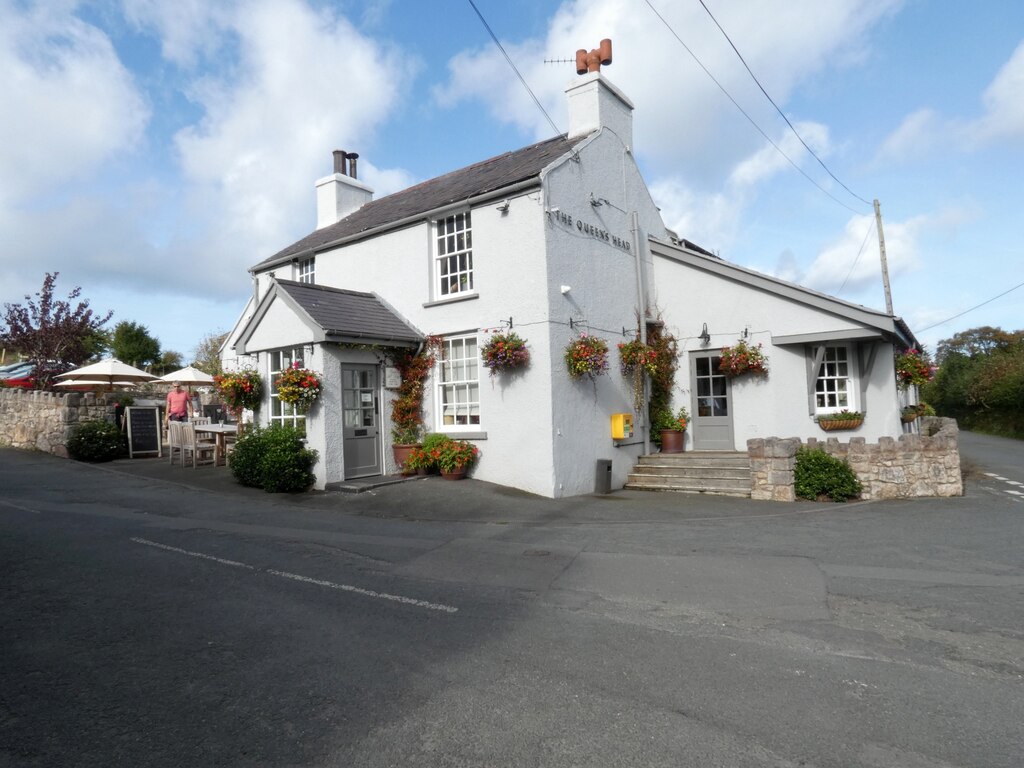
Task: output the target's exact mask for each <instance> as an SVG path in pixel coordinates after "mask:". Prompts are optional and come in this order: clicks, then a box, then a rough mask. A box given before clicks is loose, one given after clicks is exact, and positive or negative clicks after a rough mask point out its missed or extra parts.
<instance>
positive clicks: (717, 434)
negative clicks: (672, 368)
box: [690, 352, 735, 451]
mask: <svg viewBox="0 0 1024 768" xmlns="http://www.w3.org/2000/svg"><path fill="white" fill-rule="evenodd" d="M721 361H722V356H721V354H720V353H719V352H691V353H690V391H691V392H692V393H693V402H692V407H691V409H690V428H691V429H692V430H693V448H694V450H696V451H733V450H735V445H734V444H733V438H732V403H731V402H730V399H731V398H730V389H731V388H730V385H729V379H727V378H726V377H725V376H724V375H723V374H721V373H720V372H719V371H718V364H719V363H720V362H721Z"/></svg>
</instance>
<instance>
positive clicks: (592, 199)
mask: <svg viewBox="0 0 1024 768" xmlns="http://www.w3.org/2000/svg"><path fill="white" fill-rule="evenodd" d="M590 204H591V205H592V206H594V207H595V208H597V206H599V205H604V203H603V202H602V201H600V200H598V199H597V198H596V197H594V193H593V192H591V193H590Z"/></svg>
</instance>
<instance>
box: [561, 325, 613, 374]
mask: <svg viewBox="0 0 1024 768" xmlns="http://www.w3.org/2000/svg"><path fill="white" fill-rule="evenodd" d="M565 368H566V370H567V371H568V372H569V376H570V377H572V378H574V379H581V378H583V377H584V376H589V377H590V378H592V379H593V378H596V377H598V376H600V375H602V374H603V373H605V372H606V371H607V370H608V342H606V341H605V340H604V339H602V338H599V337H597V336H591V335H590V334H588V333H581V334H580V335H579V337H578V338H576V339H573V340H572V341H570V342H569V344H568V346H566V348H565Z"/></svg>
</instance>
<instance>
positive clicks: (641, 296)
mask: <svg viewBox="0 0 1024 768" xmlns="http://www.w3.org/2000/svg"><path fill="white" fill-rule="evenodd" d="M630 233H631V234H632V236H633V258H634V260H635V264H636V306H637V311H638V312H639V313H640V341H642V342H643V343H644V344H646V343H647V300H646V296H645V291H644V264H643V258H642V256H641V253H640V215H639V214H638V213H637V212H636V211H633V213H632V214H630ZM648 387H649V384H648V382H647V378H646V377H644V396H643V398H642V400H643V402H642V403H641V405H640V413H639V414H637V415H638V416H639V417H640V422H641V427H642V428H643V430H644V454H645V455H646V454H648V453H650V452H651V431H650V430H649V429H647V396H648Z"/></svg>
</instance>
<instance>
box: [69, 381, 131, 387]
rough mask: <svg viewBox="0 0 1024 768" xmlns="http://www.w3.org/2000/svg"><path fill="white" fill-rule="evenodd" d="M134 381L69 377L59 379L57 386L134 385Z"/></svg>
mask: <svg viewBox="0 0 1024 768" xmlns="http://www.w3.org/2000/svg"><path fill="white" fill-rule="evenodd" d="M136 383H137V382H134V381H100V380H98V379H69V380H68V381H58V382H57V383H55V384H54V385H53V386H55V387H134V386H135V385H136Z"/></svg>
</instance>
